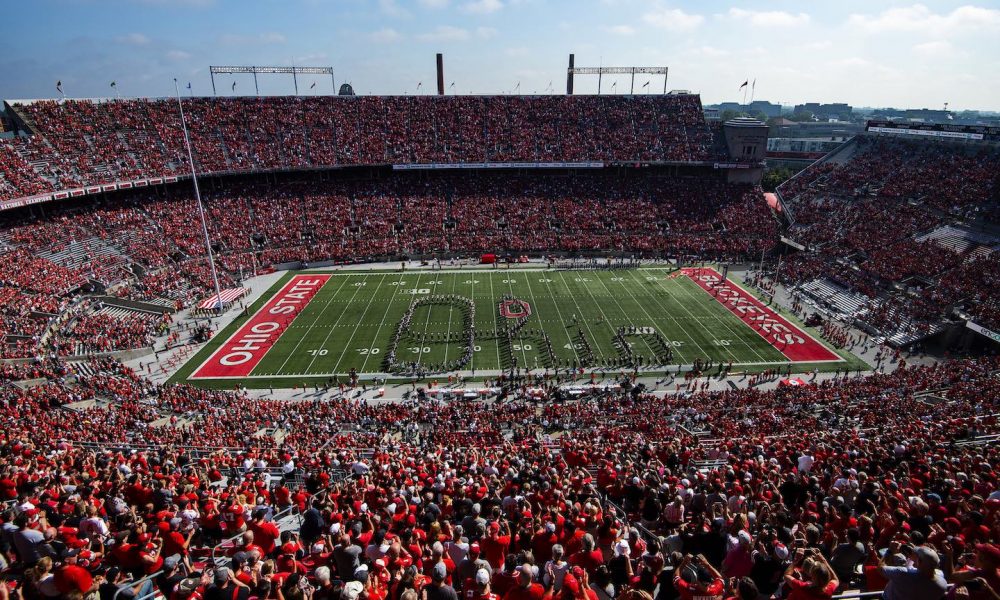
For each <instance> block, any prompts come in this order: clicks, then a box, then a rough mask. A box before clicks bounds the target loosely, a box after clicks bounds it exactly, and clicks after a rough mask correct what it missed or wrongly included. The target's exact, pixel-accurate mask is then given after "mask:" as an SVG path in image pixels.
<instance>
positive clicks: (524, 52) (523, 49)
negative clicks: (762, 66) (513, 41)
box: [503, 46, 529, 58]
mask: <svg viewBox="0 0 1000 600" xmlns="http://www.w3.org/2000/svg"><path fill="white" fill-rule="evenodd" d="M503 53H504V54H506V55H507V56H510V57H511V58H520V57H523V56H528V53H529V50H528V48H527V46H514V47H512V48H507V49H506V50H504V51H503Z"/></svg>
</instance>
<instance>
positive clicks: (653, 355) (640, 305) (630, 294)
mask: <svg viewBox="0 0 1000 600" xmlns="http://www.w3.org/2000/svg"><path fill="white" fill-rule="evenodd" d="M615 273H617V271H611V274H612V275H614V274H615ZM598 279H600V280H601V283H602V284H603V285H604V289H606V290H608V293H609V294H611V297H612V298H615V302H616V303H618V299H617V298H616V297H615V295H614V293H613V292H612V291H611V288H609V287H608V284H607V283H605V282H604V279H603V278H601V277H598ZM619 279H620V280H621V281H619V282H618V283H620V284H621V286H622V290H624V291H625V293H627V294H628V296H629V298H631V299H632V302H634V303H635V304H636V305H637V306H638V307H639V308H641V309H642V312H644V313H646V316H647V317H649V321H650V325H653V326H656V324H657V321H656V319H655V318H654V317H653V315H651V314H649V311H648V310H646V305H645V304H643V303H642V302H640V301H639V299H638V298H636V297H635V294H633V293H632V290H631V289H629V288H628V287H627V286H626V285H625V278H624V277H619ZM618 308H621V304H620V303H619V304H618ZM622 312H624V310H623V311H622ZM630 324H631V325H635V324H634V323H630ZM639 339H641V340H642V341H643V342H644V343H645V344H646V347H647V348H649V351H650V358H652V359H653V360H656V350H654V349H653V347H652V346H650V345H649V342H648V341H646V338H645V337H640V338H639ZM677 354H678V356H679V355H680V352H678V353H677ZM663 366H666V365H663Z"/></svg>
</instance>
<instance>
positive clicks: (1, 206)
mask: <svg viewBox="0 0 1000 600" xmlns="http://www.w3.org/2000/svg"><path fill="white" fill-rule="evenodd" d="M51 200H52V194H39V195H36V196H28V197H26V198H14V199H13V200H4V201H3V202H0V210H11V209H14V208H21V207H22V206H31V205H32V204H40V203H42V202H49V201H51Z"/></svg>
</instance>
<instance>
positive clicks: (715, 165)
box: [712, 163, 752, 169]
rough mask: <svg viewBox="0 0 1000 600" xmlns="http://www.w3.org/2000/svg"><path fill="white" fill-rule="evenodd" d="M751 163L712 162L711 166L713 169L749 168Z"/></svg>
mask: <svg viewBox="0 0 1000 600" xmlns="http://www.w3.org/2000/svg"><path fill="white" fill-rule="evenodd" d="M751 166H752V165H750V164H749V163H713V164H712V168H714V169H749V168H750V167H751Z"/></svg>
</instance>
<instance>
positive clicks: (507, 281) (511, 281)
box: [503, 279, 517, 283]
mask: <svg viewBox="0 0 1000 600" xmlns="http://www.w3.org/2000/svg"><path fill="white" fill-rule="evenodd" d="M503 282H504V283H517V280H516V279H504V280H503Z"/></svg>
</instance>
